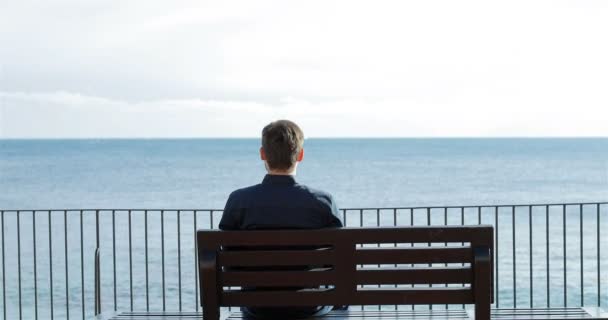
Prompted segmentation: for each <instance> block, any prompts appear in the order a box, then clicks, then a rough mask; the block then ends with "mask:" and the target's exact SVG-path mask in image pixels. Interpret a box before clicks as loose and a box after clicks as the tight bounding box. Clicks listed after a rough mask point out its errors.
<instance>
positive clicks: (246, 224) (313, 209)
mask: <svg viewBox="0 0 608 320" xmlns="http://www.w3.org/2000/svg"><path fill="white" fill-rule="evenodd" d="M303 144H304V134H303V132H302V130H301V129H300V128H299V127H298V125H296V124H295V123H293V122H291V121H289V120H279V121H275V122H272V123H270V124H268V125H267V126H266V127H264V129H263V130H262V147H261V148H260V157H261V159H262V160H263V161H264V165H265V167H266V171H267V172H268V174H267V175H266V176H265V177H264V180H263V181H262V183H261V184H257V185H254V186H250V187H247V188H242V189H238V190H236V191H234V192H232V193H231V194H230V196H229V197H228V201H227V202H226V206H225V208H224V213H223V216H222V220H221V221H220V229H222V230H260V229H319V228H328V227H342V222H341V221H340V219H339V217H338V208H337V206H336V203H335V202H334V200H333V198H332V196H331V195H330V194H329V193H327V192H323V191H319V190H315V189H312V188H309V187H307V186H304V185H301V184H299V183H297V182H296V181H295V178H294V176H295V175H296V168H297V166H298V163H299V162H301V161H302V159H303V158H304V148H303ZM292 289H294V288H292ZM295 289H297V288H295ZM331 308H332V307H329V306H319V307H289V308H261V307H259V308H242V311H243V312H244V313H245V314H246V315H248V316H253V317H257V318H268V317H292V318H300V317H307V316H312V315H322V314H325V313H327V312H329V311H330V310H331Z"/></svg>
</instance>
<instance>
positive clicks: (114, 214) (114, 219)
mask: <svg viewBox="0 0 608 320" xmlns="http://www.w3.org/2000/svg"><path fill="white" fill-rule="evenodd" d="M112 268H113V272H114V275H113V276H114V281H113V285H114V311H116V310H118V307H117V303H116V211H115V210H112Z"/></svg>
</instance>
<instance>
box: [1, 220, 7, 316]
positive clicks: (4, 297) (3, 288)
mask: <svg viewBox="0 0 608 320" xmlns="http://www.w3.org/2000/svg"><path fill="white" fill-rule="evenodd" d="M1 213H2V218H1V219H2V222H1V223H0V224H1V226H0V227H2V313H3V315H4V320H6V271H5V270H6V269H5V263H4V259H5V255H4V211H1Z"/></svg>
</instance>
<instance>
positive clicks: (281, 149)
mask: <svg viewBox="0 0 608 320" xmlns="http://www.w3.org/2000/svg"><path fill="white" fill-rule="evenodd" d="M303 145H304V133H303V132H302V129H300V127H298V125H297V124H295V123H293V122H292V121H289V120H278V121H274V122H271V123H270V124H268V125H267V126H265V127H264V129H263V130H262V148H263V149H264V153H265V154H266V162H267V163H268V167H269V168H270V169H277V170H287V169H289V168H291V167H292V166H293V165H294V164H295V163H296V161H297V159H298V154H299V153H300V150H302V146H303Z"/></svg>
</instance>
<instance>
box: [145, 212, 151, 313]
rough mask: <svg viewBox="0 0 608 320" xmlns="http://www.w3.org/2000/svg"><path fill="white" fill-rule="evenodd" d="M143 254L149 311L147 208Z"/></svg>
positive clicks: (148, 308)
mask: <svg viewBox="0 0 608 320" xmlns="http://www.w3.org/2000/svg"><path fill="white" fill-rule="evenodd" d="M144 255H145V264H146V311H150V291H149V288H150V284H149V277H148V210H144Z"/></svg>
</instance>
